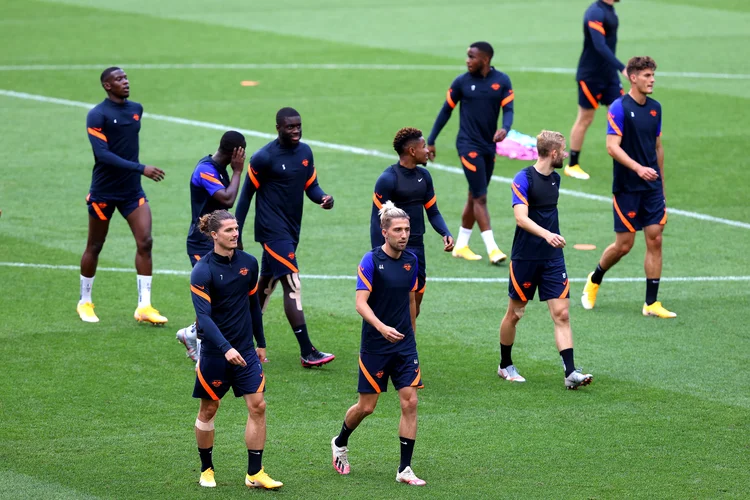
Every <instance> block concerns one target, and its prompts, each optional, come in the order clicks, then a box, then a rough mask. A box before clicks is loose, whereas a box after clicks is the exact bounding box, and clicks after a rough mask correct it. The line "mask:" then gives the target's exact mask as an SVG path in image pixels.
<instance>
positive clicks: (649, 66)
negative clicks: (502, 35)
mask: <svg viewBox="0 0 750 500" xmlns="http://www.w3.org/2000/svg"><path fill="white" fill-rule="evenodd" d="M655 71H656V63H655V62H654V60H653V59H651V58H650V57H633V58H632V59H630V60H629V61H628V67H627V72H628V78H629V80H630V90H629V91H628V93H627V94H625V95H624V96H622V97H621V98H620V99H618V100H617V101H615V102H614V103H613V104H612V107H611V108H610V109H609V114H608V115H607V152H608V153H609V155H610V156H611V157H612V158H613V160H612V164H613V177H614V179H613V182H612V193H613V195H614V196H613V198H612V211H613V212H614V219H615V242H614V243H612V244H611V245H609V246H608V247H607V248H606V250H604V253H603V254H602V257H601V259H599V265H598V266H596V270H594V272H592V273H591V274H589V276H588V279H587V280H586V286H585V287H584V288H583V296H582V297H581V303H582V304H583V307H584V309H593V307H594V305H595V304H596V294H597V293H598V292H599V285H601V283H602V279H603V278H604V273H606V272H607V271H608V270H609V269H610V268H611V267H612V266H614V265H615V264H617V263H618V262H619V261H620V259H621V258H623V257H624V256H625V255H627V254H628V252H630V249H631V248H633V243H635V233H636V231H640V230H641V229H643V234H644V235H645V236H646V260H645V262H644V269H645V271H646V302H645V303H644V304H643V309H642V313H643V315H644V316H656V317H658V318H674V317H676V316H677V314H675V313H673V312H671V311H668V310H667V309H665V308H664V307H663V306H662V305H661V302H659V301H658V300H656V298H657V295H658V293H659V280H660V279H661V267H662V251H661V249H662V233H663V232H664V225H665V224H666V223H667V201H666V199H665V195H664V148H663V147H662V144H661V104H659V102H658V101H656V100H654V99H652V98H650V97H649V95H650V94H651V93H652V92H653V91H654V73H655Z"/></svg>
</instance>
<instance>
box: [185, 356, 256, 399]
mask: <svg viewBox="0 0 750 500" xmlns="http://www.w3.org/2000/svg"><path fill="white" fill-rule="evenodd" d="M242 357H243V358H245V361H246V362H247V365H245V366H239V365H233V364H232V363H230V362H229V361H227V360H226V358H224V357H223V356H222V357H218V356H201V358H200V360H199V361H198V363H197V364H196V365H195V388H194V389H193V397H194V398H200V399H213V400H214V401H218V400H220V399H221V398H223V397H224V395H225V394H226V393H227V392H229V387H231V388H232V389H233V390H234V395H235V397H240V396H244V395H245V394H255V393H257V392H265V391H266V377H265V375H263V368H262V367H261V364H260V360H259V359H258V355H257V354H255V351H252V352H249V353H246V354H243V355H242Z"/></svg>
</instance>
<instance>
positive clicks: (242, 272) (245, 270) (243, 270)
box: [240, 267, 247, 276]
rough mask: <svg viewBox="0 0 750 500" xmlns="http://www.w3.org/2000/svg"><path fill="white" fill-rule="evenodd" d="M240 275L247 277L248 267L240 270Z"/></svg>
mask: <svg viewBox="0 0 750 500" xmlns="http://www.w3.org/2000/svg"><path fill="white" fill-rule="evenodd" d="M240 274H241V275H242V276H247V268H246V267H243V268H242V269H240Z"/></svg>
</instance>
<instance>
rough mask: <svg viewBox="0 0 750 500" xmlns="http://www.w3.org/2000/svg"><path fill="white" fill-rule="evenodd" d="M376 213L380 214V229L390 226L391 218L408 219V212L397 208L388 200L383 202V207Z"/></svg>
mask: <svg viewBox="0 0 750 500" xmlns="http://www.w3.org/2000/svg"><path fill="white" fill-rule="evenodd" d="M378 215H379V216H380V227H381V228H382V229H388V228H389V227H391V221H392V220H393V219H409V214H407V213H406V212H404V211H403V210H401V209H400V208H398V207H397V206H396V205H394V203H393V202H392V201H390V200H388V201H386V202H385V203H383V207H382V208H381V209H380V210H379V211H378Z"/></svg>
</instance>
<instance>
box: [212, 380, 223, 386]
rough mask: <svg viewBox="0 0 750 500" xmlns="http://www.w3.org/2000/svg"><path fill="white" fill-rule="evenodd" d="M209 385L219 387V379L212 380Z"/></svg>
mask: <svg viewBox="0 0 750 500" xmlns="http://www.w3.org/2000/svg"><path fill="white" fill-rule="evenodd" d="M211 385H212V386H214V387H219V386H221V380H214V381H213V382H211Z"/></svg>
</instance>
